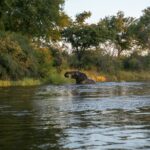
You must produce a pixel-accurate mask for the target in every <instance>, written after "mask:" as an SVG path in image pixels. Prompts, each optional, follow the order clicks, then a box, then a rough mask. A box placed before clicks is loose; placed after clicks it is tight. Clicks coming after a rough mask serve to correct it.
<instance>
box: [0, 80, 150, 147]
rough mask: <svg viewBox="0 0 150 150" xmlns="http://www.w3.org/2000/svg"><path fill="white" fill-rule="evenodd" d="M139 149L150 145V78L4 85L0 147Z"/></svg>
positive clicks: (0, 92)
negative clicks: (93, 82) (78, 83)
mask: <svg viewBox="0 0 150 150" xmlns="http://www.w3.org/2000/svg"><path fill="white" fill-rule="evenodd" d="M135 149H136V150H142V149H143V150H149V149H150V82H104V83H97V84H95V85H60V86H55V85H45V86H40V87H10V88H0V150H135Z"/></svg>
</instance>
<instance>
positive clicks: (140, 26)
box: [133, 7, 150, 51]
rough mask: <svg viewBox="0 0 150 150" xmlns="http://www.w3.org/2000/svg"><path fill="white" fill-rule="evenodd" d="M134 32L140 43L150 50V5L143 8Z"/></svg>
mask: <svg viewBox="0 0 150 150" xmlns="http://www.w3.org/2000/svg"><path fill="white" fill-rule="evenodd" d="M133 34H134V37H135V39H137V40H138V42H139V45H141V46H142V47H143V48H146V49H149V51H150V7H148V8H146V9H145V10H143V15H142V16H141V17H140V18H139V19H138V20H137V22H136V24H135V25H134V27H133Z"/></svg>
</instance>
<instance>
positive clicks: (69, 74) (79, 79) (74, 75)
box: [64, 71, 87, 84]
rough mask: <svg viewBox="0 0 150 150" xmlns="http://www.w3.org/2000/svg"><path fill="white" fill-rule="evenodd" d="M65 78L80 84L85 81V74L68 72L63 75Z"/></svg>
mask: <svg viewBox="0 0 150 150" xmlns="http://www.w3.org/2000/svg"><path fill="white" fill-rule="evenodd" d="M64 76H65V77H66V78H71V79H75V80H76V83H77V84H81V83H82V82H83V81H84V80H86V79H87V76H86V74H84V73H82V72H79V71H69V72H66V73H65V74H64Z"/></svg>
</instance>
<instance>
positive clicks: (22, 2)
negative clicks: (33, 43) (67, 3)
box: [0, 0, 64, 38]
mask: <svg viewBox="0 0 150 150" xmlns="http://www.w3.org/2000/svg"><path fill="white" fill-rule="evenodd" d="M63 3H64V0H55V1H54V0H1V1H0V24H1V26H0V30H5V31H13V32H21V33H23V34H27V35H29V36H35V37H43V38H49V37H50V36H51V34H52V31H53V30H55V28H56V26H57V25H58V24H59V23H60V19H61V17H62V13H61V11H62V9H61V8H62V5H63ZM63 16H64V15H63Z"/></svg>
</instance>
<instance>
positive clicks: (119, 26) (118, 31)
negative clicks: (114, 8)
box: [99, 11, 134, 57]
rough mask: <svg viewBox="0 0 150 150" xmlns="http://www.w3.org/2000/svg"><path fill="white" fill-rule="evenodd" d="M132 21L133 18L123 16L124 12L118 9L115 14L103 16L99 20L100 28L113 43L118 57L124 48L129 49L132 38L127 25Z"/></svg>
mask: <svg viewBox="0 0 150 150" xmlns="http://www.w3.org/2000/svg"><path fill="white" fill-rule="evenodd" d="M133 21H134V19H133V18H131V17H124V13H123V12H121V11H119V12H118V13H117V15H116V16H110V17H105V18H104V19H102V20H101V21H100V22H99V25H100V26H101V28H103V30H106V31H107V34H108V35H107V38H108V40H109V41H111V42H112V43H114V44H115V48H116V49H117V56H118V57H120V55H121V54H122V52H123V51H124V50H128V49H130V46H131V44H132V40H131V37H130V34H129V27H130V25H131V24H132V23H133Z"/></svg>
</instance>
